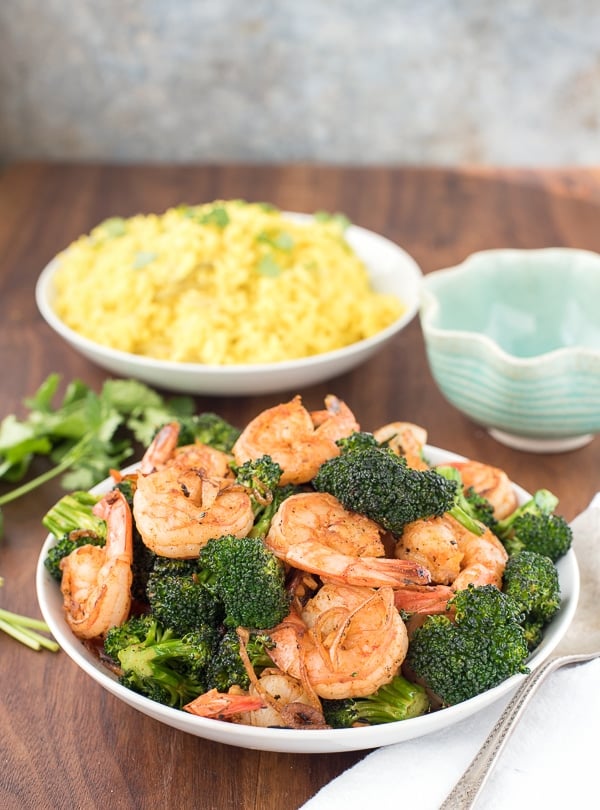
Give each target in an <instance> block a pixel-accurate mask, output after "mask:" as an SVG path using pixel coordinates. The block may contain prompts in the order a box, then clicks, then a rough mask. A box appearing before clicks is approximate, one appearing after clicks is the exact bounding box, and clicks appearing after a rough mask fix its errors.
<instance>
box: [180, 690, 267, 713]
mask: <svg viewBox="0 0 600 810" xmlns="http://www.w3.org/2000/svg"><path fill="white" fill-rule="evenodd" d="M264 706H265V704H264V702H263V700H262V698H257V697H254V696H251V695H249V694H247V693H246V692H244V691H243V690H241V689H239V690H236V689H234V688H233V687H232V688H231V689H230V691H229V692H219V691H217V690H216V689H209V691H208V692H204V693H203V694H202V695H198V697H197V698H194V700H192V701H191V702H190V703H187V704H186V705H185V706H184V707H183V708H184V710H185V711H186V712H190V714H195V715H197V716H198V717H212V718H214V719H215V720H233V721H235V718H236V715H239V714H240V713H241V712H254V711H256V710H257V709H262V708H264Z"/></svg>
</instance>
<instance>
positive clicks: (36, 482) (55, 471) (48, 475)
mask: <svg viewBox="0 0 600 810" xmlns="http://www.w3.org/2000/svg"><path fill="white" fill-rule="evenodd" d="M85 441H86V439H85V438H84V439H82V440H81V441H80V442H77V444H76V445H74V446H73V447H72V448H71V449H70V450H69V452H68V453H66V454H65V456H64V458H63V459H62V461H60V462H59V463H58V464H57V465H56V466H55V467H52V469H51V470H47V471H46V472H44V473H41V475H38V476H37V477H36V478H32V479H31V480H30V481H27V482H26V483H25V484H22V485H21V486H20V487H17V488H16V489H12V490H11V491H10V492H7V493H6V494H4V495H0V506H4V504H6V503H10V502H11V501H16V500H17V498H20V497H21V496H22V495H26V494H27V493H28V492H31V491H32V490H33V489H37V487H40V486H41V485H42V484H45V483H46V481H51V480H52V479H53V478H56V476H57V475H61V474H62V473H64V472H65V471H66V470H68V469H69V467H70V466H71V465H72V464H73V462H74V461H76V459H77V457H78V455H79V451H80V450H81V449H82V448H83V445H84V442H85ZM75 451H77V452H75Z"/></svg>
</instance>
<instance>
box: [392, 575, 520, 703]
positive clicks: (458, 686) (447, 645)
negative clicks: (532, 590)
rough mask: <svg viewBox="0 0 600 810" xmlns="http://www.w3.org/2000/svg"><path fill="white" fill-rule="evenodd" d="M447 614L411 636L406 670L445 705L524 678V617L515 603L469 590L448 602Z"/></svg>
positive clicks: (490, 589)
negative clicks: (514, 678)
mask: <svg viewBox="0 0 600 810" xmlns="http://www.w3.org/2000/svg"><path fill="white" fill-rule="evenodd" d="M448 611H449V613H448V614H447V615H436V616H428V617H427V619H426V620H425V622H424V623H423V624H422V625H421V626H420V627H418V628H417V629H416V630H415V631H414V633H413V636H412V639H411V643H410V645H409V648H408V653H407V656H406V665H407V666H408V668H409V670H410V671H411V672H412V673H414V675H415V676H416V678H417V679H418V681H419V682H421V683H423V684H424V685H425V686H427V687H428V688H429V689H430V690H431V692H433V693H434V694H435V695H436V696H437V697H438V698H439V699H440V700H441V701H442V703H443V704H444V705H454V704H456V703H461V702H462V701H463V700H468V699H469V698H472V697H475V695H479V694H480V693H481V692H485V691H486V690H488V689H492V688H493V687H494V686H497V685H498V684H500V683H502V681H504V680H506V678H509V677H510V676H511V675H515V674H516V673H526V672H528V669H527V666H526V664H525V661H526V659H527V656H528V654H529V649H528V646H527V641H526V639H525V633H524V630H523V627H522V626H521V621H522V618H523V617H522V614H521V609H520V606H519V604H518V603H517V602H515V600H514V599H512V598H511V597H510V596H508V595H507V594H505V593H503V592H502V591H500V590H498V588H496V587H495V586H493V585H482V586H478V587H476V586H473V585H470V586H469V587H468V588H467V589H465V590H461V591H458V592H457V593H456V595H455V596H454V597H453V598H452V599H451V600H450V601H449V603H448ZM451 613H453V614H454V618H452V617H451Z"/></svg>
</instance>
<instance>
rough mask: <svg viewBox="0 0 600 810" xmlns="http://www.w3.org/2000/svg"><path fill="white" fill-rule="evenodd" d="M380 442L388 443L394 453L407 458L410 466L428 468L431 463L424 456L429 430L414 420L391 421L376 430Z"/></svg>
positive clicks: (418, 468)
mask: <svg viewBox="0 0 600 810" xmlns="http://www.w3.org/2000/svg"><path fill="white" fill-rule="evenodd" d="M373 435H374V437H375V438H376V439H377V441H378V442H380V443H383V442H385V443H387V445H388V447H390V448H391V449H392V450H393V451H394V453H396V454H397V455H399V456H404V457H405V458H406V463H407V464H408V466H409V467H412V468H413V469H415V470H427V469H428V468H429V465H428V464H427V462H426V461H425V459H424V458H423V448H424V447H425V445H426V443H427V431H426V430H425V428H422V427H421V426H420V425H415V424H413V423H412V422H390V424H389V425H383V427H380V428H378V429H377V430H376V431H375V432H374V434H373Z"/></svg>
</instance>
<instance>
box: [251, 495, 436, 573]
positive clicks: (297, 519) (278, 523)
mask: <svg viewBox="0 0 600 810" xmlns="http://www.w3.org/2000/svg"><path fill="white" fill-rule="evenodd" d="M382 532H383V530H382V529H381V527H380V526H379V525H378V524H377V523H375V522H374V521H372V520H370V519H369V518H367V517H365V516H364V515H359V514H358V513H357V512H350V511H348V510H347V509H344V507H343V506H342V504H341V503H340V502H339V501H338V500H337V499H336V498H334V497H333V495H329V494H328V493H324V492H302V493H299V494H297V495H291V496H290V497H289V498H286V500H285V501H283V503H282V504H281V506H280V507H279V509H278V510H277V512H276V513H275V515H274V516H273V520H272V521H271V526H270V528H269V531H268V532H267V535H266V537H265V543H266V545H267V546H268V547H269V548H270V549H271V550H272V551H273V553H274V554H275V555H276V556H277V557H279V558H280V559H282V560H284V561H285V562H286V563H288V564H289V565H291V566H293V567H294V568H299V569H301V570H302V571H308V572H309V573H312V574H318V575H319V576H320V577H321V578H323V579H327V580H330V581H332V582H338V583H342V584H343V583H346V584H348V585H364V586H371V587H378V586H381V585H389V586H392V587H396V588H400V587H402V586H403V585H405V584H407V583H426V582H429V581H430V577H429V572H428V571H426V570H424V569H423V567H422V566H420V565H418V564H416V563H414V562H411V561H406V560H398V559H388V558H386V557H384V556H383V555H384V553H385V550H384V546H383V543H382V540H381V534H382Z"/></svg>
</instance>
